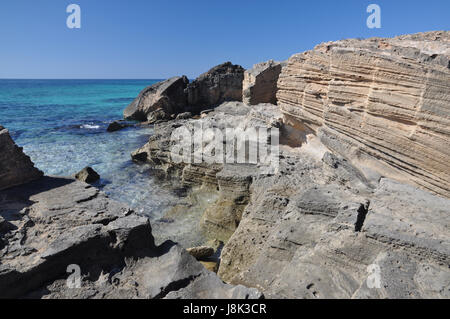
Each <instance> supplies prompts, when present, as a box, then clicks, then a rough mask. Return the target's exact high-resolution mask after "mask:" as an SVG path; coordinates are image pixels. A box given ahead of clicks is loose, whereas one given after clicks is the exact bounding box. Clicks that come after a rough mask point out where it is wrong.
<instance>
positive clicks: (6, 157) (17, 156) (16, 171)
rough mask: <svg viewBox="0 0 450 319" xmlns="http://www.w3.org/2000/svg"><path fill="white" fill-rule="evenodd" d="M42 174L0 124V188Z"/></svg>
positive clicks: (28, 180)
mask: <svg viewBox="0 0 450 319" xmlns="http://www.w3.org/2000/svg"><path fill="white" fill-rule="evenodd" d="M41 176H42V172H41V171H39V170H38V169H37V168H35V167H34V164H33V163H32V162H31V160H30V158H29V157H28V156H27V155H25V154H24V153H23V151H22V148H20V147H18V146H17V145H16V144H15V143H14V141H13V140H12V138H11V136H10V135H9V132H8V130H7V129H5V128H4V127H3V126H0V190H2V189H6V188H9V187H12V186H16V185H20V184H23V183H26V182H30V181H33V180H35V179H38V178H39V177H41Z"/></svg>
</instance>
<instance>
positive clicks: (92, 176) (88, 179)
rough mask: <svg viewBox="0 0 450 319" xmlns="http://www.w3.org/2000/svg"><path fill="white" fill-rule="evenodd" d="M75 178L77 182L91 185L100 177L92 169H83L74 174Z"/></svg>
mask: <svg viewBox="0 0 450 319" xmlns="http://www.w3.org/2000/svg"><path fill="white" fill-rule="evenodd" d="M75 178H76V179H78V180H79V181H82V182H85V183H88V184H92V183H95V182H96V181H98V180H99V179H100V175H98V173H97V172H96V171H94V169H93V168H92V167H89V166H88V167H85V168H83V169H82V170H81V171H79V172H78V173H76V174H75Z"/></svg>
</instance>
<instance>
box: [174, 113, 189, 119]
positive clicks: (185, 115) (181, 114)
mask: <svg viewBox="0 0 450 319" xmlns="http://www.w3.org/2000/svg"><path fill="white" fill-rule="evenodd" d="M191 117H192V113H191V112H184V113H180V114H178V115H177V117H176V119H177V120H186V119H190V118H191Z"/></svg>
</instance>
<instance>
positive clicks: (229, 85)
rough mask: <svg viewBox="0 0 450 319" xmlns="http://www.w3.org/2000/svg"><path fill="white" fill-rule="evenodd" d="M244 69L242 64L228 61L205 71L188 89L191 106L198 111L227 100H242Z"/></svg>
mask: <svg viewBox="0 0 450 319" xmlns="http://www.w3.org/2000/svg"><path fill="white" fill-rule="evenodd" d="M244 71H245V70H244V69H243V68H242V67H241V66H240V65H234V64H232V63H231V62H226V63H223V64H220V65H217V66H215V67H214V68H212V69H211V70H209V71H208V72H206V73H203V74H202V75H200V76H199V77H198V78H197V79H195V80H194V81H193V82H192V83H189V85H188V87H187V89H186V92H187V100H188V104H189V107H190V108H191V109H192V111H194V112H195V113H198V112H199V111H201V110H202V109H204V108H210V107H211V106H217V105H219V104H221V103H222V102H225V101H242V81H243V79H244Z"/></svg>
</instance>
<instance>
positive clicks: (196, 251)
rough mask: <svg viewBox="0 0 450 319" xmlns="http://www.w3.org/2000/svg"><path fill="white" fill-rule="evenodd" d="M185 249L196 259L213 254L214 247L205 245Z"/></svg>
mask: <svg viewBox="0 0 450 319" xmlns="http://www.w3.org/2000/svg"><path fill="white" fill-rule="evenodd" d="M186 251H187V252H188V253H189V254H191V255H192V256H194V257H195V258H196V259H205V258H208V257H211V256H212V255H214V248H212V247H207V246H199V247H192V248H187V249H186Z"/></svg>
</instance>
